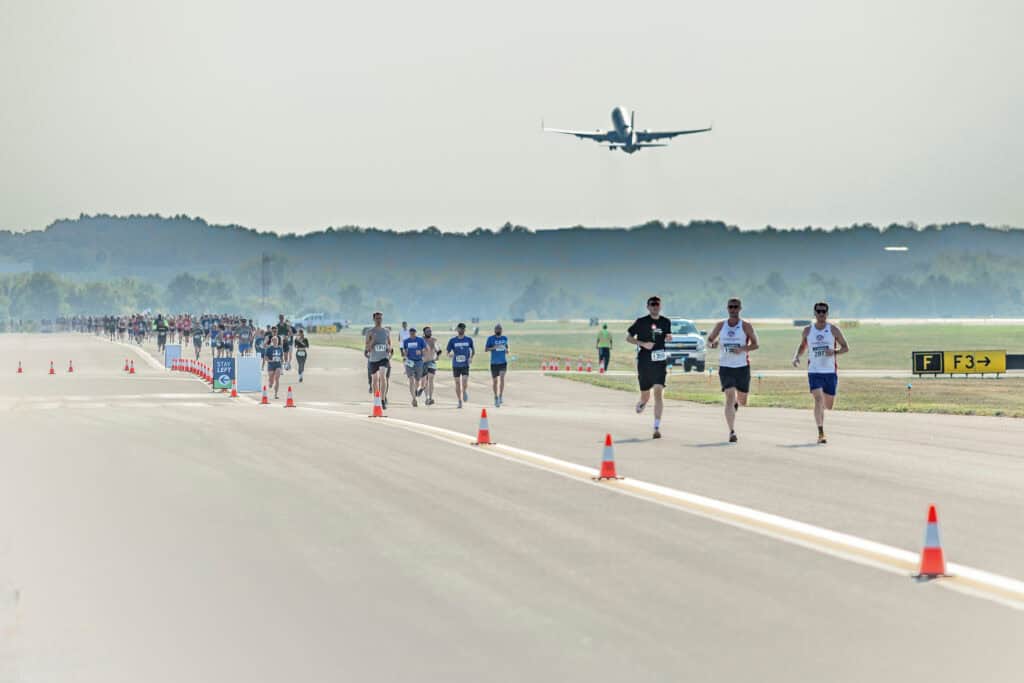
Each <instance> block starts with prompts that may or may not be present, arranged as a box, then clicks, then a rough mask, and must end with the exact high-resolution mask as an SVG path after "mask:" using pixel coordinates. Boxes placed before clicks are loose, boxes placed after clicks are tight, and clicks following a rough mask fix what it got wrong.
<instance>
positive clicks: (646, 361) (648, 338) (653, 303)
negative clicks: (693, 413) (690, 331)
mask: <svg viewBox="0 0 1024 683" xmlns="http://www.w3.org/2000/svg"><path fill="white" fill-rule="evenodd" d="M647 311H648V314H647V315H645V316H644V317H642V318H637V319H636V320H635V321H634V322H633V324H632V325H630V326H629V330H628V332H629V334H628V336H627V337H626V341H627V342H629V343H630V344H636V345H637V348H638V350H637V356H636V374H637V379H638V380H639V383H640V402H639V403H637V404H636V412H637V413H638V414H639V413H642V412H644V408H645V407H646V406H647V401H648V400H650V397H651V390H652V389H653V390H654V436H653V438H655V439H660V438H661V412H662V409H663V408H664V400H663V399H662V393H663V392H664V390H665V372H666V365H667V363H666V355H665V342H667V341H671V340H672V322H671V321H670V320H669V319H668V318H663V317H661V315H660V314H661V299H660V298H659V297H656V296H652V297H651V298H650V299H648V300H647Z"/></svg>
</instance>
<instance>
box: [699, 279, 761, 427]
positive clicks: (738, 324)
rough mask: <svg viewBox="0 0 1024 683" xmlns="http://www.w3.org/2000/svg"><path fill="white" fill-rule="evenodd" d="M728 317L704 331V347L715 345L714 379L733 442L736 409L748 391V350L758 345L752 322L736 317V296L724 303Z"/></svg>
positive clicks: (745, 403)
mask: <svg viewBox="0 0 1024 683" xmlns="http://www.w3.org/2000/svg"><path fill="white" fill-rule="evenodd" d="M726 307H727V308H728V310H729V319H728V320H722V321H720V322H718V323H717V324H716V325H715V327H714V329H712V330H711V334H709V335H708V347H709V348H712V349H714V348H718V347H719V346H721V352H720V353H719V356H718V381H719V382H720V383H721V385H722V392H723V393H724V394H725V423H726V424H727V425H729V442H730V443H736V440H737V439H736V411H737V410H739V408H740V406H745V405H747V395H748V394H749V393H750V352H751V351H754V350H755V349H757V347H758V343H757V335H756V334H755V333H754V326H753V325H751V324H750V323H748V322H747V321H746V320H740V311H741V310H743V304H742V303H741V302H740V300H739V299H737V298H735V297H734V298H732V299H729V302H728V303H727V304H726Z"/></svg>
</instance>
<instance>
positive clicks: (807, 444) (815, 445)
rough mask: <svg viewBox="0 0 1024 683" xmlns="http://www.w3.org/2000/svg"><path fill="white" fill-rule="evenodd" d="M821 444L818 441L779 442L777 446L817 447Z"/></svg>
mask: <svg viewBox="0 0 1024 683" xmlns="http://www.w3.org/2000/svg"><path fill="white" fill-rule="evenodd" d="M820 445H821V444H818V443H780V444H778V447H779V448H817V447H818V446H820Z"/></svg>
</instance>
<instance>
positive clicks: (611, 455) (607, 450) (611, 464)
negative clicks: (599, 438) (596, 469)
mask: <svg viewBox="0 0 1024 683" xmlns="http://www.w3.org/2000/svg"><path fill="white" fill-rule="evenodd" d="M601 479H622V477H620V476H618V475H616V474H615V448H614V447H613V446H612V435H611V434H605V435H604V452H603V453H602V454H601V474H600V475H598V476H596V477H594V481H600V480H601Z"/></svg>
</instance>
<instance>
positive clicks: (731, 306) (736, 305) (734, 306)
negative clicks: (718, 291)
mask: <svg viewBox="0 0 1024 683" xmlns="http://www.w3.org/2000/svg"><path fill="white" fill-rule="evenodd" d="M728 307H729V308H739V307H740V305H739V304H729V306H728Z"/></svg>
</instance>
